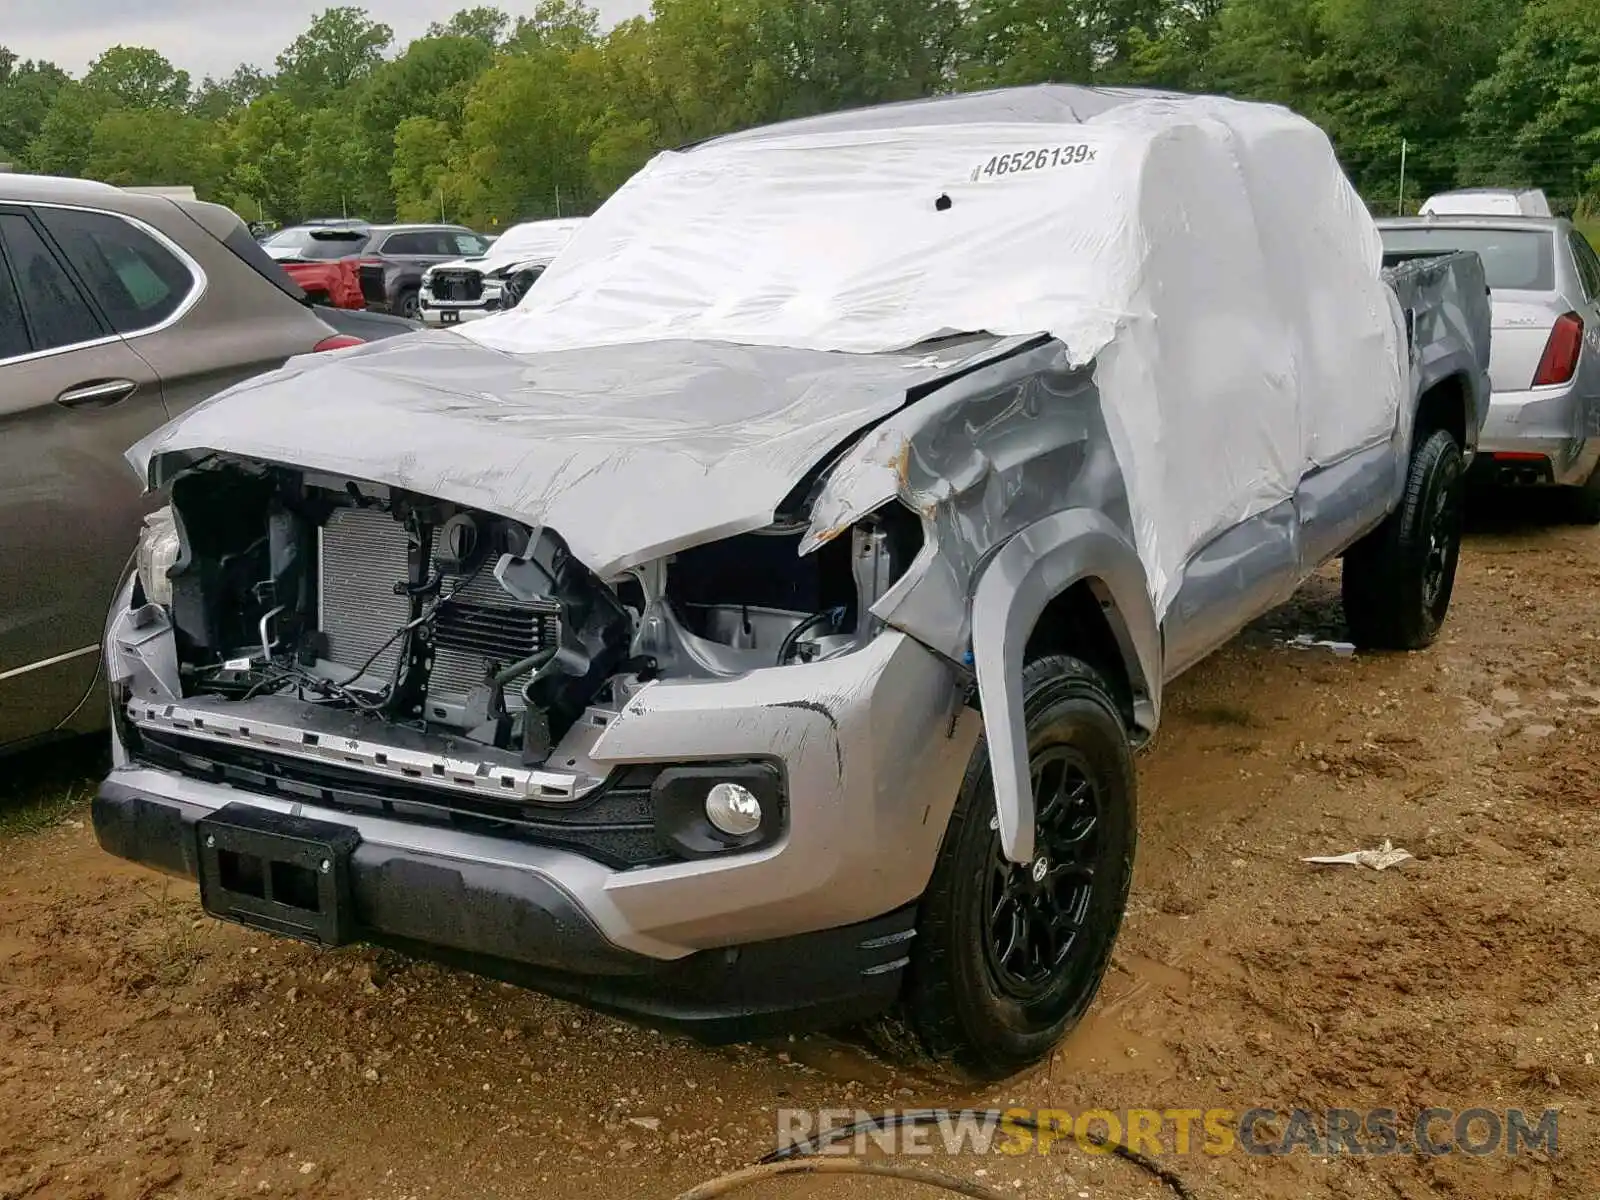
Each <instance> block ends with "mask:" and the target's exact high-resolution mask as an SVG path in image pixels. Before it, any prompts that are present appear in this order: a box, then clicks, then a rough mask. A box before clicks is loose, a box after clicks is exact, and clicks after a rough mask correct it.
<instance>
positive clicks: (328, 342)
mask: <svg viewBox="0 0 1600 1200" xmlns="http://www.w3.org/2000/svg"><path fill="white" fill-rule="evenodd" d="M365 344H366V339H365V338H358V337H352V336H351V335H350V334H348V333H336V334H334V335H333V336H332V337H325V338H323V339H322V340H321V341H320V342H318V343H317V344H316V345H315V346H313V347H311V349H312V350H314V351H318V352H320V351H323V350H348V349H349V348H350V347H351V346H362V345H365Z"/></svg>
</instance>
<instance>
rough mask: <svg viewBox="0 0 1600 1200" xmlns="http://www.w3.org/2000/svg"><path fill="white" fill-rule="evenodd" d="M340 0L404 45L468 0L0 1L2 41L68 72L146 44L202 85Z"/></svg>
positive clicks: (608, 8)
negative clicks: (111, 51) (115, 50)
mask: <svg viewBox="0 0 1600 1200" xmlns="http://www.w3.org/2000/svg"><path fill="white" fill-rule="evenodd" d="M341 2H343V3H350V4H357V5H360V6H361V7H363V8H365V9H366V10H367V11H368V12H369V13H371V14H372V16H373V18H374V19H375V20H379V21H382V22H384V23H385V24H387V25H389V26H390V27H391V28H393V30H394V36H395V41H396V42H398V43H400V44H401V45H404V44H405V43H406V42H407V41H409V40H410V39H411V38H414V37H417V36H418V35H419V34H421V33H422V32H423V31H424V30H425V29H426V28H427V27H428V24H429V22H431V21H442V20H444V19H445V18H446V17H448V16H449V15H450V14H451V13H453V12H455V11H456V10H457V9H459V8H469V7H472V6H473V0H431V2H430V0H0V44H3V45H6V46H8V47H10V49H11V50H12V51H13V52H14V53H15V54H17V55H18V57H20V58H45V59H49V60H50V61H52V62H54V63H56V64H57V65H59V66H61V67H63V68H64V69H66V70H67V71H70V72H71V73H72V74H73V75H81V74H82V73H83V69H84V68H85V67H86V66H88V65H89V62H90V60H92V59H93V58H95V57H96V56H97V55H98V54H99V53H100V52H101V51H102V50H105V49H106V48H107V47H109V46H115V45H119V44H120V45H124V46H150V47H152V48H154V49H156V50H159V51H161V53H163V54H165V55H166V56H167V57H168V58H169V59H171V60H172V62H173V63H174V64H175V65H177V66H179V67H182V68H183V69H184V70H186V71H188V72H189V74H190V75H192V76H193V77H194V81H195V82H196V83H199V82H200V79H201V77H202V76H204V75H219V76H220V75H226V74H228V73H229V72H231V71H232V70H233V68H234V67H236V66H237V65H238V64H239V63H241V62H248V63H253V64H255V65H256V66H260V67H270V66H271V65H272V60H273V59H274V58H276V57H277V55H278V51H280V50H282V49H283V48H284V47H285V46H287V45H288V44H289V42H291V41H292V40H293V39H294V37H295V35H297V34H298V33H300V32H301V31H302V30H303V29H305V27H306V25H307V24H308V23H309V22H310V20H311V18H312V17H313V16H314V15H315V14H316V13H319V12H321V11H322V10H323V9H325V8H331V7H336V6H337V4H339V3H341ZM477 2H479V3H482V2H485V0H477ZM592 2H593V0H591V3H592ZM498 7H499V8H501V9H503V10H504V11H506V12H508V13H511V14H512V15H513V16H515V15H516V14H518V13H527V12H531V11H532V10H533V7H534V4H533V0H503V2H502V3H500V4H499V5H498ZM595 7H596V8H598V9H599V10H600V23H601V25H602V26H610V25H612V24H614V23H615V22H617V21H620V20H623V19H624V18H627V17H632V16H636V15H638V14H639V13H642V12H645V11H646V10H647V9H648V8H649V0H599V3H598V4H596V5H595Z"/></svg>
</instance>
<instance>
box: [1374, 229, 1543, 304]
mask: <svg viewBox="0 0 1600 1200" xmlns="http://www.w3.org/2000/svg"><path fill="white" fill-rule="evenodd" d="M1382 232H1383V248H1384V250H1385V251H1386V252H1388V253H1390V254H1395V253H1399V254H1449V253H1451V252H1452V251H1455V250H1473V251H1476V252H1477V255H1478V257H1479V258H1481V259H1483V270H1484V274H1485V275H1487V276H1488V279H1489V286H1490V287H1491V288H1493V289H1494V290H1496V291H1505V292H1549V291H1554V290H1555V286H1556V248H1555V246H1556V244H1555V235H1554V234H1552V233H1551V231H1550V230H1548V229H1473V228H1462V227H1460V226H1450V225H1441V226H1438V227H1434V228H1426V227H1422V226H1406V227H1403V228H1392V229H1385V230H1383V231H1382Z"/></svg>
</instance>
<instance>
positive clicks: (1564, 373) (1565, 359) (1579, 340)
mask: <svg viewBox="0 0 1600 1200" xmlns="http://www.w3.org/2000/svg"><path fill="white" fill-rule="evenodd" d="M1582 352H1583V318H1582V317H1580V316H1579V315H1578V314H1577V313H1575V312H1574V313H1567V314H1565V315H1564V316H1561V317H1557V318H1556V324H1555V328H1554V329H1552V330H1551V331H1550V340H1549V341H1548V342H1546V343H1545V346H1544V357H1543V358H1541V359H1540V360H1539V370H1538V371H1537V372H1536V373H1535V374H1534V377H1533V386H1534V387H1549V386H1550V385H1551V384H1556V383H1568V382H1570V381H1571V380H1572V377H1573V376H1574V375H1576V374H1577V373H1578V355H1579V354H1581V353H1582Z"/></svg>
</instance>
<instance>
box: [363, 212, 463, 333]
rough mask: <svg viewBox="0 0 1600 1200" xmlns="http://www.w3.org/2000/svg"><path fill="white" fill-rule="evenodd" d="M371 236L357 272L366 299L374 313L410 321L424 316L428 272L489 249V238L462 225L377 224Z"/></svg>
mask: <svg viewBox="0 0 1600 1200" xmlns="http://www.w3.org/2000/svg"><path fill="white" fill-rule="evenodd" d="M369 233H370V235H371V236H370V237H369V239H368V241H367V244H366V247H365V248H364V249H363V250H362V251H361V263H360V265H359V267H358V268H357V269H358V270H359V271H360V275H361V294H362V296H363V297H364V298H365V299H366V302H367V307H368V308H370V309H372V310H373V311H375V312H387V313H394V314H396V315H397V316H402V317H405V318H406V319H408V320H416V319H418V317H419V316H420V314H421V311H422V304H421V296H422V275H423V272H424V271H426V270H427V269H428V268H429V267H431V266H433V265H435V264H436V263H444V262H452V261H454V260H455V259H458V258H476V257H477V256H478V255H480V254H482V253H483V252H484V251H485V250H487V249H488V248H489V239H488V238H486V237H484V236H483V235H482V234H478V233H473V232H472V230H470V229H467V228H466V227H464V226H461V225H374V226H373V227H372V228H371V229H370V230H369Z"/></svg>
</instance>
